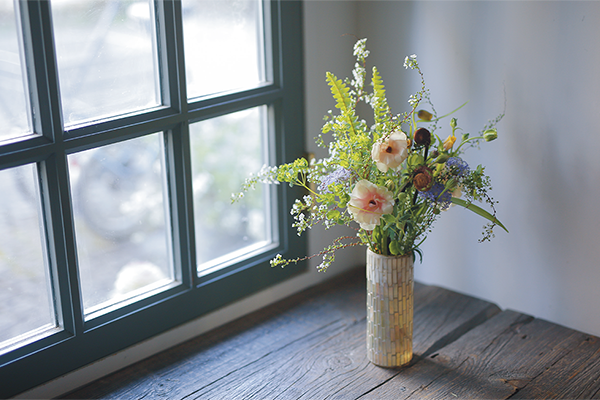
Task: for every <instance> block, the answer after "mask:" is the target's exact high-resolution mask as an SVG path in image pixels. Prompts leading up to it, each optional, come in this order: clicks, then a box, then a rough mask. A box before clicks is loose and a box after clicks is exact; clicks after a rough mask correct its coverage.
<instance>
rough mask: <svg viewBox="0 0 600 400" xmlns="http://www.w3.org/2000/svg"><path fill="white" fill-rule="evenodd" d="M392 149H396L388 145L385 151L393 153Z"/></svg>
mask: <svg viewBox="0 0 600 400" xmlns="http://www.w3.org/2000/svg"><path fill="white" fill-rule="evenodd" d="M392 151H394V149H393V148H392V146H388V147H387V148H386V149H385V152H386V153H391V152H392Z"/></svg>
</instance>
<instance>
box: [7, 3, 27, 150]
mask: <svg viewBox="0 0 600 400" xmlns="http://www.w3.org/2000/svg"><path fill="white" fill-rule="evenodd" d="M18 26H19V25H18V24H17V19H16V16H15V9H14V2H13V1H7V0H3V1H0V127H2V128H1V129H0V140H6V139H14V138H17V137H19V136H23V135H26V134H28V133H30V132H31V126H30V123H29V112H28V105H27V100H26V97H25V93H27V90H26V88H25V82H26V80H25V79H24V74H23V64H22V58H21V51H20V46H19V39H20V37H21V33H20V32H18V30H17V27H18Z"/></svg>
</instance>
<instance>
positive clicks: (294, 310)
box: [63, 269, 366, 399]
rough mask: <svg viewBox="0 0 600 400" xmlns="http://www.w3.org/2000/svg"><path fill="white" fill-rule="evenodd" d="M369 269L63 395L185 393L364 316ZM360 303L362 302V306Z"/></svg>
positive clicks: (310, 291)
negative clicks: (335, 326)
mask: <svg viewBox="0 0 600 400" xmlns="http://www.w3.org/2000/svg"><path fill="white" fill-rule="evenodd" d="M365 302H366V294H365V282H364V269H363V270H361V269H357V270H356V271H352V272H350V273H349V274H347V275H344V276H342V277H339V278H337V279H336V280H335V282H329V283H326V284H323V285H318V286H316V287H314V288H311V289H308V290H306V291H303V292H302V293H300V294H298V295H295V296H291V297H290V298H288V299H285V300H282V301H280V302H278V303H276V304H273V305H271V306H269V307H266V308H265V309H262V310H259V311H257V312H255V313H252V314H250V315H247V316H245V317H243V318H240V319H238V320H236V321H233V322H231V323H229V324H227V325H225V326H223V327H220V328H218V329H215V330H213V331H211V332H208V333H206V334H204V335H202V336H199V337H198V338H195V339H193V340H190V341H188V342H186V343H184V344H181V345H179V346H176V347H174V348H172V349H169V350H167V351H164V352H162V353H160V354H158V355H156V356H154V357H151V358H149V359H147V360H144V361H142V362H139V363H137V364H135V365H132V366H130V367H128V368H125V369H123V370H121V371H119V372H117V373H114V374H111V375H109V376H107V377H105V378H102V379H100V380H98V381H96V382H94V383H91V384H89V385H87V386H85V387H83V388H81V389H79V390H77V391H75V392H72V393H70V394H68V395H67V396H65V397H63V398H73V399H78V398H86V399H87V398H90V399H99V398H140V397H141V395H147V396H150V397H156V398H160V397H161V396H162V395H163V394H167V395H165V396H166V397H168V398H178V397H184V396H185V395H186V394H189V393H192V392H193V391H195V390H197V389H198V388H199V387H202V386H205V385H208V384H210V383H211V382H213V381H216V380H218V379H220V378H221V377H223V376H225V375H227V374H228V373H230V372H232V371H235V370H236V369H237V368H239V367H240V366H241V365H244V364H245V363H249V362H252V361H254V360H255V359H258V358H260V357H263V356H264V355H265V354H268V353H270V352H272V351H275V350H277V349H279V348H281V347H285V346H286V345H287V344H289V343H290V342H293V341H294V340H297V339H298V338H301V337H303V336H305V335H307V334H310V333H311V332H314V331H318V330H319V329H323V328H325V327H328V326H330V325H331V324H344V323H352V322H354V321H356V320H357V319H362V318H364V314H365V311H364V304H365ZM359 305H360V306H359Z"/></svg>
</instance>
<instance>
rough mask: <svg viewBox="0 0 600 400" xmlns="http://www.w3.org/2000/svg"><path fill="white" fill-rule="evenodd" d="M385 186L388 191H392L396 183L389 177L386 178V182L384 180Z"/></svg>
mask: <svg viewBox="0 0 600 400" xmlns="http://www.w3.org/2000/svg"><path fill="white" fill-rule="evenodd" d="M385 187H386V188H387V189H388V190H389V191H391V192H393V191H394V189H395V188H396V185H395V184H394V181H393V180H391V179H388V180H387V182H385Z"/></svg>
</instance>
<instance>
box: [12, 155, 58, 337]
mask: <svg viewBox="0 0 600 400" xmlns="http://www.w3.org/2000/svg"><path fill="white" fill-rule="evenodd" d="M35 173H36V172H35V164H29V165H25V166H22V167H18V168H11V169H8V170H4V171H0V187H1V188H2V196H0V210H1V211H0V342H3V341H6V340H10V339H14V338H16V337H17V336H19V335H23V334H26V333H28V332H31V331H33V330H37V329H39V328H41V327H54V326H56V320H55V318H54V311H53V305H52V304H53V302H52V301H51V300H50V299H51V291H50V285H49V279H48V276H47V273H46V270H47V269H46V266H45V263H44V255H43V246H42V237H43V228H42V224H41V222H40V221H41V218H40V213H39V210H40V209H41V207H40V198H39V194H38V191H37V187H36V184H35V183H36V177H35Z"/></svg>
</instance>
